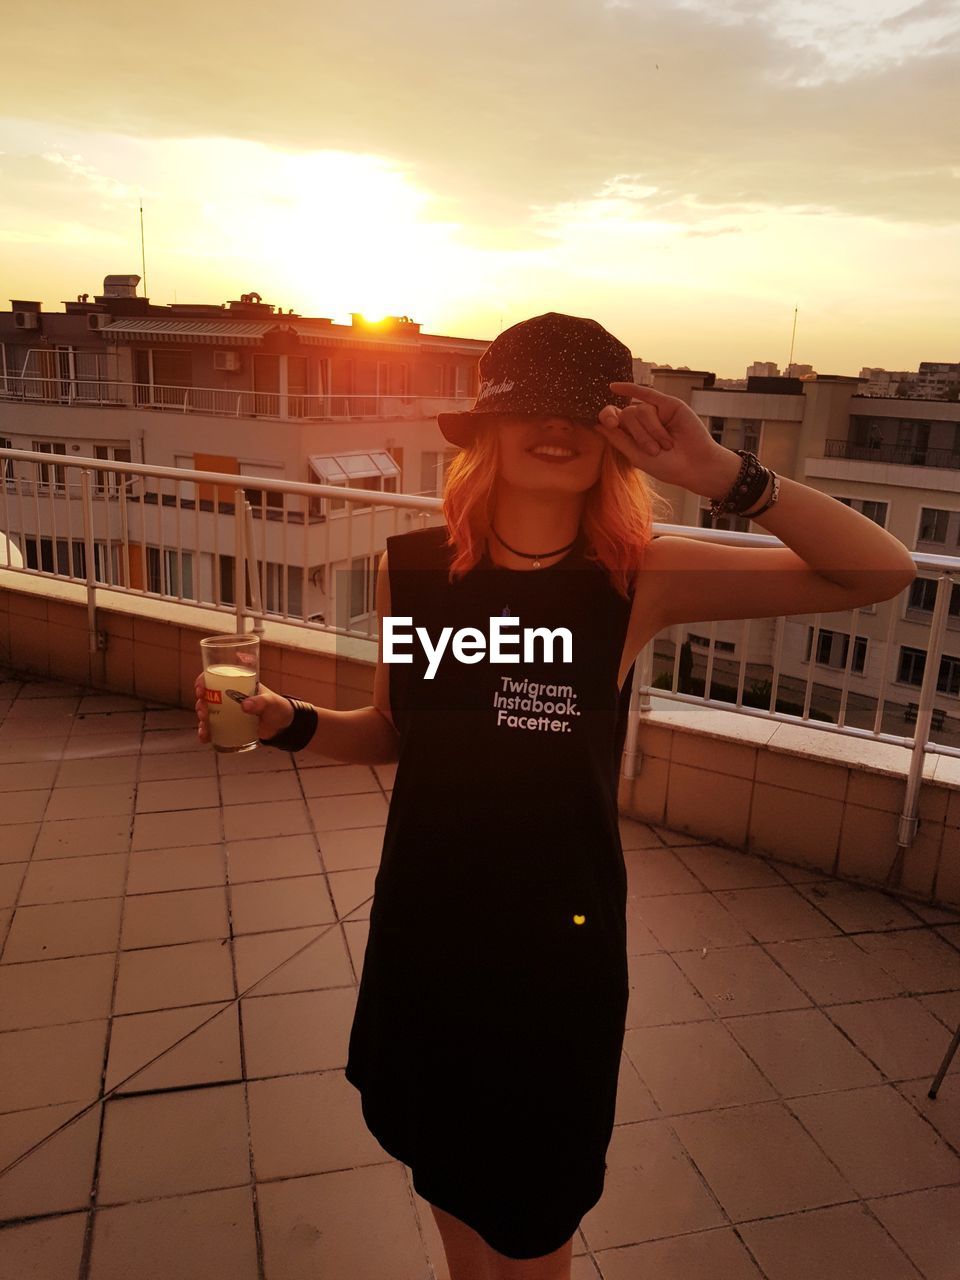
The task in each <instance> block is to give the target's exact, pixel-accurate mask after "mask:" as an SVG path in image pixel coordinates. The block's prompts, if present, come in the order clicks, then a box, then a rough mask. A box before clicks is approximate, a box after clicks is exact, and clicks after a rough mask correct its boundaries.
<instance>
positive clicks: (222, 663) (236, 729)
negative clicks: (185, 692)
mask: <svg viewBox="0 0 960 1280" xmlns="http://www.w3.org/2000/svg"><path fill="white" fill-rule="evenodd" d="M200 653H201V655H202V657H203V683H204V685H205V686H206V693H205V695H204V696H205V698H206V702H207V711H208V713H209V716H210V719H209V721H208V724H209V728H210V741H211V743H212V744H213V747H214V750H215V751H253V749H254V748H255V747H256V746H258V745H259V738H258V729H259V720H258V717H257V716H255V715H250V714H249V713H248V712H246V711H243V710H242V709H241V707H240V703H241V702H243V701H244V699H245V698H249V697H251V695H253V694H255V693H257V692H258V691H259V688H260V637H259V636H257V635H249V634H246V635H244V634H241V635H232V636H207V637H206V638H205V639H203V640H201V641H200Z"/></svg>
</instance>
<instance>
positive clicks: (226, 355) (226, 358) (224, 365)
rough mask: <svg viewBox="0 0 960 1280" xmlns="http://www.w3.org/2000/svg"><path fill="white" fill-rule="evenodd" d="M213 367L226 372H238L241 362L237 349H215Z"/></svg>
mask: <svg viewBox="0 0 960 1280" xmlns="http://www.w3.org/2000/svg"><path fill="white" fill-rule="evenodd" d="M213 367H214V368H215V369H222V370H224V371H225V372H227V373H239V372H240V369H241V368H242V367H243V362H242V359H241V356H240V352H239V351H215V352H214V353H213Z"/></svg>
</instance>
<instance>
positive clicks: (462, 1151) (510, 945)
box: [197, 312, 915, 1280]
mask: <svg viewBox="0 0 960 1280" xmlns="http://www.w3.org/2000/svg"><path fill="white" fill-rule="evenodd" d="M480 372H481V376H482V382H481V387H480V395H479V397H478V400H477V403H476V405H475V407H474V408H473V409H472V410H471V411H469V412H467V413H462V414H441V415H439V419H438V421H439V424H440V428H441V430H442V431H443V433H444V434H445V435H446V437H447V438H448V439H449V440H451V441H452V442H453V443H456V444H457V445H459V446H460V447H461V452H460V453H459V454H458V456H457V458H456V459H455V460H454V463H453V464H452V466H451V468H450V472H449V475H448V478H447V482H446V486H445V491H444V508H443V510H444V517H445V523H444V525H442V526H439V527H437V528H431V529H421V530H415V531H413V532H410V533H407V534H403V535H400V536H398V537H394V538H390V539H388V540H387V550H386V552H385V553H384V555H383V557H382V559H381V562H380V572H379V575H378V586H377V607H378V611H379V614H380V622H381V633H380V634H381V655H380V657H381V660H380V662H379V663H378V666H377V670H376V676H375V682H374V701H373V705H372V706H370V707H366V708H363V709H362V710H358V711H348V712H337V711H331V710H328V709H326V708H319V707H318V708H313V707H310V706H308V705H307V704H303V703H299V704H297V703H294V704H293V709H291V700H290V699H287V698H283V697H281V696H280V695H278V694H276V693H274V692H272V691H271V690H268V689H265V688H263V687H262V686H261V691H260V693H259V694H258V695H257V696H255V697H252V698H250V699H248V700H247V702H246V703H244V708H245V709H246V710H248V711H250V712H251V713H253V714H257V715H258V716H259V718H260V730H261V733H262V734H263V735H264V740H267V741H269V740H271V737H272V742H273V745H277V746H281V747H284V748H286V749H299V748H300V747H302V746H307V745H308V746H310V747H311V749H313V750H316V751H318V752H320V753H322V754H324V755H328V756H331V757H333V758H336V759H339V760H345V761H356V762H368V763H374V762H378V761H390V760H398V762H399V763H398V768H397V774H396V780H395V785H394V791H393V796H392V800H391V805H390V811H389V816H388V819H387V826H386V831H385V835H384V842H383V852H382V857H381V862H380V867H379V870H378V873H377V878H376V884H375V895H374V900H373V904H372V907H371V914H370V932H369V938H368V942H367V949H366V953H365V957H364V967H363V973H362V979H361V984H360V990H359V993H358V1000H357V1009H356V1013H355V1016H354V1023H353V1028H352V1032H351V1037H350V1048H349V1059H348V1063H347V1068H346V1075H347V1079H348V1080H350V1082H351V1083H352V1084H354V1085H355V1086H356V1087H357V1089H358V1090H359V1091H360V1094H361V1102H362V1107H363V1114H364V1117H365V1120H366V1123H367V1125H368V1127H369V1128H370V1130H371V1132H372V1133H373V1134H374V1135H375V1136H376V1138H377V1139H378V1141H379V1142H380V1143H381V1145H382V1146H383V1147H384V1149H385V1150H386V1151H387V1152H389V1153H390V1154H391V1155H393V1156H394V1157H395V1158H397V1159H398V1160H401V1161H402V1162H404V1163H405V1164H407V1165H409V1166H410V1168H411V1169H412V1171H413V1180H414V1186H415V1187H416V1189H417V1191H418V1192H419V1194H420V1195H421V1196H422V1197H423V1198H424V1199H425V1200H427V1201H428V1202H429V1203H430V1205H431V1207H432V1210H433V1213H434V1217H435V1219H436V1222H437V1225H438V1228H439V1231H440V1234H441V1236H442V1239H443V1242H444V1247H445V1250H446V1254H447V1259H448V1263H449V1267H450V1274H451V1280H569V1276H570V1266H571V1255H572V1242H573V1237H574V1235H575V1233H576V1230H577V1227H578V1225H579V1223H580V1220H581V1218H582V1216H583V1215H584V1214H585V1213H586V1212H587V1211H588V1210H589V1209H590V1208H592V1207H593V1205H594V1204H596V1203H597V1201H598V1200H599V1198H600V1195H601V1193H602V1190H603V1184H604V1176H605V1170H606V1164H605V1155H606V1151H607V1147H608V1144H609V1140H610V1137H611V1135H612V1130H613V1121H614V1110H615V1103H616V1089H617V1078H618V1072H619V1065H620V1055H621V1050H622V1043H623V1034H624V1026H625V1019H626V1009H627V996H628V984H627V962H626V924H625V918H626V874H625V868H624V861H623V853H622V848H621V845H620V837H619V831H618V825H617V819H618V812H617V779H618V774H619V763H620V755H621V752H622V747H623V738H624V732H625V715H624V712H625V710H626V706H627V699H628V695H629V679H628V677H629V674H630V671H631V668H632V664H633V662H634V660H635V658H636V656H637V654H638V653H639V652H640V650H641V649H642V648H643V646H644V645H645V644H646V643H647V641H648V640H649V639H651V638H652V637H653V636H654V635H656V634H657V632H659V631H660V630H661V629H662V628H664V627H667V626H670V625H672V624H674V623H682V622H693V621H696V622H705V621H710V620H712V619H733V618H748V617H763V618H768V617H775V616H777V615H780V614H800V613H813V612H819V611H822V612H827V613H829V612H833V611H835V610H844V609H849V608H853V607H855V606H857V605H864V604H869V603H871V602H873V601H877V600H884V599H887V598H889V597H891V596H893V595H895V594H897V593H898V592H899V591H901V590H902V589H903V588H904V587H905V586H906V585H907V584H908V583H909V582H910V581H911V580H912V578H913V577H914V574H915V570H914V566H913V562H912V559H911V557H910V555H909V553H908V552H907V550H906V549H905V548H904V547H903V545H902V544H901V543H899V542H898V541H897V540H896V539H895V538H893V537H891V536H890V535H889V534H888V533H886V532H884V531H883V530H882V529H880V528H879V527H878V526H877V525H876V524H874V523H873V522H872V521H870V520H868V519H866V518H865V517H863V516H861V515H859V514H857V513H856V512H854V511H852V510H851V509H849V508H848V507H846V506H844V505H843V504H842V503H839V502H837V501H835V500H834V499H832V498H830V497H827V496H825V495H823V494H821V493H818V492H816V491H815V490H813V489H809V488H807V487H805V486H804V485H801V484H798V483H795V482H793V481H790V480H782V479H780V478H779V477H776V476H774V475H773V473H772V472H769V471H767V470H766V469H764V468H762V467H760V465H759V463H758V462H757V460H756V459H755V458H754V457H753V455H747V454H745V453H742V454H741V453H735V452H732V451H731V450H728V449H726V448H724V447H722V446H721V445H719V444H717V442H716V441H714V440H713V438H712V437H711V435H710V433H709V432H708V431H707V429H706V428H705V426H704V424H703V423H702V422H701V421H700V419H699V418H698V417H697V415H696V414H695V413H693V411H692V410H691V409H690V408H689V407H688V406H687V405H686V404H685V403H684V402H682V401H680V400H678V399H675V398H673V397H671V396H667V395H663V394H661V393H659V392H656V391H653V390H651V389H650V388H647V387H642V386H637V385H634V384H633V383H632V382H631V381H630V378H631V373H632V363H631V357H630V352H629V350H628V349H627V348H626V347H625V346H623V344H621V343H619V342H618V341H617V340H616V339H615V338H614V337H612V335H610V334H609V333H607V331H606V330H605V329H603V328H602V327H601V326H600V325H598V324H596V323H595V322H594V321H591V320H586V319H581V318H579V317H573V316H564V315H559V314H557V313H554V312H550V313H548V314H547V315H545V316H538V317H536V318H534V319H532V320H529V321H525V322H523V323H522V324H519V325H515V326H514V327H513V328H512V329H509V330H507V331H505V332H504V333H503V334H501V336H500V337H499V338H498V339H497V340H496V341H495V342H494V343H493V344H492V345H491V346H490V347H489V348H488V350H487V351H486V352H485V353H484V356H483V357H482V359H481V361H480ZM648 476H650V477H652V478H654V479H658V480H662V481H663V482H665V483H669V484H676V485H681V486H683V487H685V488H687V489H690V490H692V491H693V492H695V493H698V494H701V495H704V496H709V497H711V498H714V499H715V500H717V503H718V507H719V505H720V500H721V499H724V500H725V503H724V505H725V509H728V510H737V511H745V512H746V511H750V512H757V514H758V516H759V519H760V520H761V521H762V525H763V527H764V528H765V529H767V530H768V531H769V532H771V533H773V534H776V535H777V536H778V537H779V538H780V539H781V541H782V542H783V543H784V544H785V546H784V547H783V548H763V549H752V548H751V549H747V548H733V547H726V546H721V545H715V544H709V543H707V542H705V541H701V540H697V539H696V538H687V537H659V538H657V539H656V540H655V541H654V539H653V537H652V532H651V526H652V516H653V511H654V507H655V503H656V502H658V501H662V500H661V499H658V498H657V495H656V494H655V492H654V490H653V489H652V487H651V485H650V483H649V480H648V479H647V477H648ZM761 511H762V513H763V514H760V513H761ZM385 618H391V619H395V620H396V621H397V622H398V623H399V622H401V621H403V622H404V623H405V624H406V632H407V635H408V638H409V639H410V641H411V642H410V643H409V644H407V646H406V647H405V648H404V649H403V658H402V659H400V658H398V654H399V652H400V651H399V650H397V651H396V652H394V653H393V654H392V656H393V658H394V659H395V660H394V661H393V662H391V663H390V664H386V663H385V662H384V660H383V659H384V647H383V638H384V622H383V620H384V619H385ZM416 628H420V631H419V633H416V632H415V629H416ZM447 628H449V630H447V631H446V636H447V642H446V647H443V648H442V656H440V657H439V660H438V658H437V655H438V654H439V653H440V650H441V641H442V639H443V634H444V632H445V629H447ZM528 633H530V639H529V643H528V640H527V634H528ZM565 633H566V638H565ZM414 634H419V636H420V638H421V640H422V641H423V643H422V644H420V645H418V644H417V643H414V642H413V640H412V637H413V635H414ZM452 637H453V639H451V638H452ZM457 637H459V640H457V639H456V638H457ZM511 637H513V639H512V640H511ZM431 650H432V652H433V655H434V657H433V659H431V658H430V657H429V651H431ZM197 687H198V703H197V710H198V714H199V715H200V718H201V726H200V736H201V738H202V739H204V740H205V738H204V735H205V724H204V720H205V709H204V704H203V702H202V678H201V679H200V680H198V686H197ZM273 735H276V736H273Z"/></svg>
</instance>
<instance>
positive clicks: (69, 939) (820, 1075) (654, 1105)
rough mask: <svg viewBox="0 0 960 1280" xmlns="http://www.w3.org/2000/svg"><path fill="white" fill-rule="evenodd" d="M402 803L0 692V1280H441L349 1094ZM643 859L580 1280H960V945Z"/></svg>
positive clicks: (839, 902) (939, 917) (423, 1217)
mask: <svg viewBox="0 0 960 1280" xmlns="http://www.w3.org/2000/svg"><path fill="white" fill-rule="evenodd" d="M392 778H393V766H376V767H372V768H371V767H367V766H357V765H342V764H337V763H336V762H333V761H327V760H324V759H322V758H320V757H318V756H315V755H310V754H309V753H301V754H300V755H299V756H297V757H295V758H294V757H290V756H288V755H286V754H285V753H282V752H279V751H271V750H265V749H258V750H257V751H255V752H250V753H247V754H244V755H240V756H220V755H218V754H217V753H215V752H214V751H213V750H212V748H210V747H207V746H204V745H202V744H201V743H199V741H198V740H197V737H196V724H195V718H194V716H193V715H192V713H188V712H185V711H183V710H179V709H175V708H167V707H162V706H159V705H157V704H154V703H149V702H144V701H143V700H140V699H136V698H128V697H120V696H115V695H112V694H103V693H97V692H91V691H89V690H84V689H82V688H78V687H76V686H72V685H68V684H59V683H55V682H48V681H41V680H35V679H30V678H26V677H21V676H18V675H16V674H15V673H12V672H4V671H2V670H0V1280H172V1278H174V1277H175V1278H176V1280H328V1278H329V1280H333V1278H336V1280H447V1271H446V1267H445V1264H444V1260H443V1251H442V1247H441V1244H440V1239H439V1236H438V1234H437V1231H436V1228H435V1226H434V1223H433V1219H432V1216H431V1214H430V1212H429V1209H428V1208H427V1206H426V1205H425V1203H424V1202H423V1201H422V1200H421V1199H420V1198H419V1197H418V1196H417V1194H416V1193H415V1191H414V1189H413V1185H412V1181H411V1177H410V1171H409V1169H407V1168H406V1167H405V1166H403V1165H401V1164H399V1163H398V1162H397V1161H395V1160H393V1159H392V1158H391V1157H389V1156H388V1155H387V1153H386V1152H384V1151H383V1150H382V1148H381V1147H380V1146H379V1145H378V1144H377V1142H376V1141H375V1140H374V1139H373V1138H372V1137H371V1135H370V1134H369V1133H368V1131H367V1130H366V1127H365V1125H364V1123H363V1118H362V1115H361V1111H360V1105H359V1098H358V1095H357V1094H356V1091H355V1090H354V1089H353V1088H352V1087H351V1086H350V1085H349V1084H348V1083H347V1082H346V1080H345V1079H344V1074H343V1067H344V1064H345V1062H346V1051H347V1037H348V1033H349V1029H350V1023H351V1019H352V1015H353V1007H354V1001H355V998H356V989H357V981H358V978H359V975H360V971H361V966H362V961H363V953H364V946H365V942H366V933H367V921H368V916H369V902H370V897H371V895H372V893H373V881H374V876H375V874H376V866H377V859H378V856H379V851H380V843H381V840H382V833H383V825H384V822H385V819H386V814H387V806H388V803H389V797H390V788H391V785H392ZM622 831H623V837H624V848H625V856H626V861H627V868H628V873H629V883H630V902H629V953H630V955H629V965H630V973H631V999H630V1009H629V1015H628V1022H627V1033H626V1040H625V1046H624V1054H623V1059H622V1063H621V1078H620V1089H619V1095H618V1107H617V1117H616V1128H615V1131H614V1137H613V1141H612V1143H611V1146H610V1150H609V1152H608V1157H607V1162H608V1171H607V1180H606V1187H605V1191H604V1195H603V1198H602V1199H601V1201H600V1202H599V1204H598V1205H597V1206H596V1207H595V1208H594V1209H593V1210H591V1211H590V1213H588V1214H587V1215H586V1217H585V1218H584V1219H583V1222H582V1224H581V1230H580V1232H579V1234H578V1237H577V1242H576V1248H575V1253H576V1257H575V1262H574V1268H573V1280H599V1278H601V1277H602V1280H647V1278H649V1280H761V1278H764V1280H918V1277H924V1278H925V1280H958V1277H960V1155H958V1152H960V1054H958V1055H957V1058H956V1059H955V1061H954V1064H953V1066H952V1068H951V1071H950V1073H949V1074H948V1076H947V1078H946V1080H945V1081H944V1083H943V1086H942V1088H941V1091H940V1096H939V1098H938V1099H937V1100H935V1101H931V1100H929V1099H928V1098H927V1096H926V1095H927V1089H928V1088H929V1085H930V1082H931V1079H932V1077H933V1075H934V1074H935V1072H936V1070H937V1068H938V1066H939V1064H940V1061H941V1059H942V1057H943V1054H944V1053H945V1051H946V1049H947V1046H948V1044H949V1041H950V1037H951V1035H952V1033H953V1031H954V1029H955V1028H956V1026H957V1024H958V1023H960V913H949V912H945V911H941V910H936V909H930V908H925V907H921V906H917V905H911V904H910V903H909V902H906V901H898V900H896V899H895V898H892V897H890V896H887V895H884V894H882V893H880V892H877V891H874V890H869V889H863V888H859V887H854V886H849V885H845V884H843V883H840V882H838V881H835V880H831V879H829V878H824V877H823V876H822V875H821V874H819V873H815V872H811V871H806V870H803V869H800V868H796V867H791V866H787V865H784V864H778V863H773V862H768V861H763V860H760V859H757V858H750V857H747V856H744V855H743V854H740V853H738V852H734V851H729V850H724V849H722V848H720V847H718V846H714V845H703V844H701V843H695V842H694V841H693V838H692V837H690V836H687V835H684V834H683V833H681V832H675V831H670V830H667V829H665V828H652V827H648V826H645V825H644V824H642V823H636V822H631V821H628V820H624V821H623V823H622Z"/></svg>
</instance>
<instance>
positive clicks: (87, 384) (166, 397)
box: [0, 373, 476, 420]
mask: <svg viewBox="0 0 960 1280" xmlns="http://www.w3.org/2000/svg"><path fill="white" fill-rule="evenodd" d="M475 398H476V397H472V396H441V395H436V396H424V395H407V396H400V395H383V394H380V393H372V394H364V395H339V394H336V395H334V394H329V393H328V394H323V395H306V394H301V393H299V392H293V391H287V392H280V391H251V390H248V389H242V388H238V389H237V390H230V389H228V388H225V387H181V386H170V385H161V384H158V383H154V382H123V381H119V380H116V379H111V378H72V377H59V376H54V375H52V374H51V375H47V376H39V375H33V374H31V375H29V376H27V375H23V374H9V373H8V374H7V375H6V376H5V377H2V378H0V400H15V401H18V402H21V403H27V404H60V405H74V404H79V405H113V406H120V407H126V408H130V409H166V410H172V411H175V412H178V413H205V414H211V415H214V416H220V417H232V418H282V419H288V418H297V419H299V418H311V419H321V420H338V419H351V418H410V419H416V418H423V417H427V418H429V417H432V416H433V415H434V414H436V413H438V412H442V411H443V410H445V409H450V410H453V411H456V409H457V408H458V407H459V406H461V405H462V404H463V403H464V402H466V401H469V402H470V403H471V404H472V403H473V402H474V400H475Z"/></svg>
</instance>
